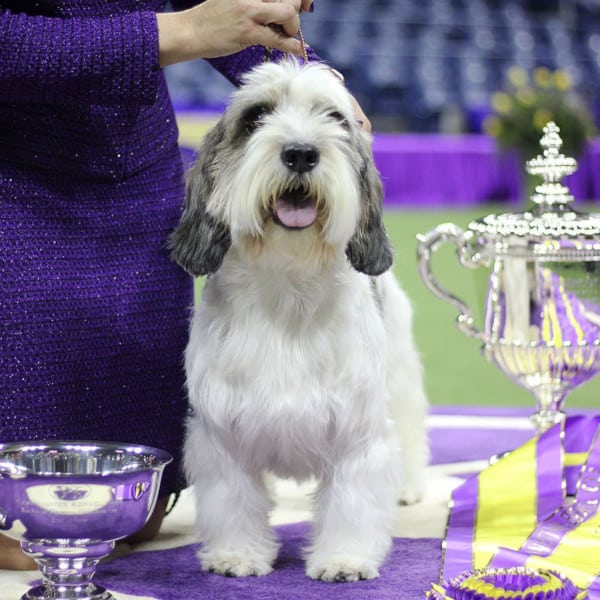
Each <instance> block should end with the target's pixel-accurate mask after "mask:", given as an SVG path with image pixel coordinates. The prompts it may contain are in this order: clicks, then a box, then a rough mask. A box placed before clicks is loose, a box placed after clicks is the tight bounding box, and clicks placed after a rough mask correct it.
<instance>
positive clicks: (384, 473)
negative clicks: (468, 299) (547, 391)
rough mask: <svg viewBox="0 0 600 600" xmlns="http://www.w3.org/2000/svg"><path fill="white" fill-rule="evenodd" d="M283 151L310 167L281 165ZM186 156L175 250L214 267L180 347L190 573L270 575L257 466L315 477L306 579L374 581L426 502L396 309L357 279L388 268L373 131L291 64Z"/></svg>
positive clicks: (390, 280)
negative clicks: (290, 214) (304, 148)
mask: <svg viewBox="0 0 600 600" xmlns="http://www.w3.org/2000/svg"><path fill="white" fill-rule="evenodd" d="M255 106H266V109H265V111H264V112H265V114H262V115H261V114H260V113H261V110H262V109H261V110H255V109H253V107H255ZM257 115H258V116H257ZM290 143H292V144H298V143H300V144H309V145H311V147H314V148H316V149H317V150H318V153H319V154H318V156H319V160H318V164H316V165H315V166H314V168H311V169H309V170H307V171H306V172H302V173H298V172H295V171H293V170H290V168H289V165H287V166H286V164H284V162H282V148H283V147H285V146H286V145H287V144H290ZM199 156H200V158H199V160H198V163H197V164H196V165H195V167H194V168H193V169H192V171H191V174H190V178H189V182H188V198H187V205H186V210H185V212H184V215H183V217H182V220H181V223H180V225H179V227H178V229H177V230H176V231H175V232H174V234H173V237H172V247H173V256H174V258H175V260H177V261H178V262H179V263H180V264H181V265H182V266H183V267H184V268H186V269H187V270H188V271H190V272H191V273H193V274H196V275H198V274H205V273H211V274H210V275H209V277H208V279H207V281H206V286H205V289H204V292H203V296H202V302H201V304H200V306H199V307H198V308H197V309H196V311H195V314H194V317H193V320H192V326H191V334H190V340H189V345H188V348H187V350H186V354H185V368H186V373H187V385H188V392H189V398H190V402H191V406H192V409H193V415H192V416H191V417H190V420H189V423H188V433H187V440H186V443H185V451H184V454H185V467H186V471H187V474H188V477H189V482H190V483H191V484H193V486H194V488H195V498H196V509H197V527H198V533H199V537H200V539H201V541H202V546H201V550H200V551H199V557H200V560H201V563H202V567H203V568H204V569H206V570H210V571H214V572H218V573H222V574H226V575H235V576H240V575H263V574H266V573H269V572H270V571H271V570H272V565H273V563H274V560H275V558H276V554H277V547H278V544H277V541H276V538H275V536H274V534H273V532H272V530H271V528H270V526H269V512H270V510H271V508H272V500H271V498H270V496H269V492H268V485H267V484H266V482H265V474H266V473H272V474H274V475H276V476H279V477H284V478H294V479H296V480H299V481H301V480H305V479H307V478H310V477H316V478H317V479H318V481H319V485H318V491H317V492H316V496H315V517H314V529H313V534H312V539H311V543H310V547H309V548H307V551H306V561H307V567H306V568H307V574H308V575H309V576H310V577H313V578H321V579H323V580H327V581H349V580H355V579H359V578H372V577H376V576H378V569H379V567H380V565H381V563H382V561H383V560H384V558H385V556H386V554H387V552H388V549H389V547H390V543H391V530H392V527H393V524H394V519H395V515H396V511H395V505H396V502H397V501H398V499H399V498H402V499H403V500H404V501H406V502H414V501H416V500H418V499H419V498H420V496H421V495H422V493H423V470H424V467H425V464H426V461H427V443H426V436H425V428H424V419H425V412H426V399H425V394H424V391H423V385H422V369H421V363H420V360H419V357H418V355H417V352H416V351H415V348H414V346H413V341H412V334H411V307H410V304H409V301H408V299H407V297H406V295H405V294H404V292H403V291H402V290H401V289H400V287H399V286H398V284H397V282H396V280H395V279H394V277H393V275H392V273H391V272H389V271H387V272H384V273H383V274H381V275H379V276H378V277H373V276H370V275H367V274H365V273H361V272H359V271H358V270H357V269H360V270H362V271H366V272H368V273H371V274H378V273H379V272H381V271H383V270H386V269H387V268H389V265H390V262H391V253H390V250H389V247H388V246H387V244H388V241H387V237H386V235H385V231H384V230H383V225H382V221H381V183H380V181H379V177H378V175H377V172H376V170H375V167H374V164H373V162H372V155H371V150H370V139H369V137H368V136H367V135H366V134H364V133H363V132H361V131H360V129H359V127H358V125H357V124H356V123H355V121H354V118H353V109H352V104H351V100H350V97H349V94H348V92H347V91H346V90H345V88H344V87H343V86H342V85H341V84H340V83H339V82H338V81H337V79H336V78H335V77H334V76H333V75H331V73H329V72H328V70H327V69H326V68H324V67H322V66H316V65H312V66H305V67H301V66H299V65H297V64H296V63H295V62H292V61H291V62H287V63H285V64H279V65H276V64H265V65H263V66H261V67H259V68H258V69H256V70H254V71H253V72H252V73H251V74H249V75H248V77H247V80H246V82H245V84H244V85H243V86H242V87H241V88H240V89H239V90H238V91H237V92H236V93H235V94H234V97H233V101H232V104H231V106H230V107H229V108H228V110H227V111H226V113H225V114H224V116H223V118H222V120H221V121H220V122H219V124H218V125H217V126H216V127H215V128H214V130H213V131H212V132H210V133H209V134H208V135H207V137H206V139H205V141H204V143H203V145H202V147H201V149H200V153H199ZM298 185H301V186H303V187H304V189H306V190H308V191H309V192H310V194H311V195H312V196H314V197H315V198H316V203H317V207H318V218H317V220H316V222H315V223H314V224H312V225H310V226H307V227H305V228H303V229H290V228H287V227H283V226H282V225H281V224H280V223H278V222H277V220H276V219H275V218H274V216H273V215H274V213H275V212H276V209H275V208H274V204H275V203H276V201H277V198H278V197H279V196H280V195H281V194H282V193H285V190H286V189H289V188H291V187H295V186H298ZM392 416H393V418H394V421H395V425H394V421H393V420H392V418H391V417H392ZM398 433H399V434H400V436H399V437H400V439H401V446H400V444H399V442H398ZM402 453H403V454H402Z"/></svg>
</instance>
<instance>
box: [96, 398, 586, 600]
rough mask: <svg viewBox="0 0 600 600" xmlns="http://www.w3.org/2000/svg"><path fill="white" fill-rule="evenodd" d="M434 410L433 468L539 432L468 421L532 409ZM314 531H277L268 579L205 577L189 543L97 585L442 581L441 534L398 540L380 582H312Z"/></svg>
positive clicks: (392, 587)
mask: <svg viewBox="0 0 600 600" xmlns="http://www.w3.org/2000/svg"><path fill="white" fill-rule="evenodd" d="M582 412H585V411H582ZM432 413H433V415H434V416H435V418H434V419H433V420H432V425H431V426H430V428H429V435H430V442H431V450H432V460H431V463H432V464H438V465H441V464H448V463H462V462H466V461H473V460H485V459H488V458H490V457H491V456H493V455H495V454H498V453H500V452H504V451H506V450H511V449H514V448H517V447H519V446H520V445H522V444H523V443H524V442H525V441H526V440H528V439H529V438H530V437H531V435H532V434H531V432H529V431H527V430H523V429H522V428H520V427H518V426H516V424H515V427H514V428H512V429H511V427H510V425H511V422H510V421H502V424H503V427H502V428H494V429H490V428H488V427H486V428H482V429H479V428H477V427H475V426H473V423H472V422H471V423H469V416H470V415H471V416H473V415H476V416H484V417H489V418H491V419H494V418H495V417H526V416H527V415H529V414H530V413H531V410H530V409H516V410H514V409H510V410H498V409H494V410H493V411H492V410H490V411H486V410H485V409H476V408H475V409H474V408H473V407H469V408H466V409H464V413H463V412H462V410H461V409H460V408H457V407H452V408H450V407H447V408H445V409H442V410H440V409H439V407H438V408H437V409H433V410H432ZM444 413H448V414H449V415H450V417H451V419H452V423H451V424H449V423H448V422H447V421H444V420H443V419H442V418H440V415H442V414H444ZM463 418H464V421H463ZM497 423H498V424H500V422H497ZM521 424H522V421H521ZM450 472H452V467H450ZM462 476H464V475H461V477H462ZM308 530H309V524H308V523H297V524H292V525H284V526H280V527H278V528H277V532H278V535H279V537H280V540H281V549H280V552H279V558H278V560H277V562H276V564H275V570H274V572H273V573H272V574H270V575H268V576H265V577H246V578H239V579H236V578H227V577H222V576H220V575H214V574H209V573H203V572H202V571H201V570H200V565H199V562H198V559H197V558H196V548H197V546H196V545H187V546H181V547H178V548H174V549H171V550H161V551H146V552H137V553H133V554H130V555H128V556H125V557H122V558H120V559H115V560H113V561H109V562H107V563H104V564H102V565H101V566H100V567H99V569H98V573H97V581H99V582H100V583H101V584H102V585H104V586H106V587H107V588H109V589H110V590H113V591H114V592H115V595H116V597H117V598H119V596H118V594H119V593H124V594H131V595H139V596H150V597H155V598H158V599H159V600H195V599H199V600H201V599H208V600H221V599H223V600H271V599H288V598H290V599H292V598H293V599H298V600H312V599H313V598H314V599H317V598H318V599H322V598H330V599H332V600H336V599H340V600H346V599H347V600H355V599H356V600H368V599H371V598H372V599H377V600H386V599H390V600H391V599H392V598H393V599H395V600H423V599H424V596H425V592H426V591H427V590H428V589H429V588H430V586H431V583H432V582H437V581H438V580H439V574H440V568H441V560H442V540H441V537H440V538H435V539H431V538H421V539H412V538H410V539H409V538H396V539H394V543H393V548H392V550H391V552H390V555H389V556H388V559H387V561H386V563H385V564H384V566H383V567H382V569H381V577H380V578H378V579H373V580H370V581H359V582H355V583H344V584H332V583H323V582H320V581H313V580H311V579H309V578H308V577H307V576H306V574H305V572H304V561H303V559H302V548H303V546H304V545H305V543H306V538H307V533H308Z"/></svg>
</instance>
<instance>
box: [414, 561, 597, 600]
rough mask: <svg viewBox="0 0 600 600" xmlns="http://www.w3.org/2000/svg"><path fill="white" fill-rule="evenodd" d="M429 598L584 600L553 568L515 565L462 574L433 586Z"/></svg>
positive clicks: (585, 595)
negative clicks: (531, 567)
mask: <svg viewBox="0 0 600 600" xmlns="http://www.w3.org/2000/svg"><path fill="white" fill-rule="evenodd" d="M426 597H427V598H430V599H431V600H496V599H497V600H500V599H502V600H585V599H586V598H587V597H588V596H587V592H585V591H583V592H582V591H580V590H579V589H578V588H577V587H576V586H575V585H574V584H573V582H572V581H570V580H569V579H567V578H566V577H564V576H563V575H561V574H560V573H557V572H555V571H547V570H539V571H532V570H530V569H525V568H520V567H516V568H513V569H480V570H476V571H467V572H465V573H461V574H460V575H459V576H457V577H455V578H454V579H452V580H451V581H449V582H444V583H442V584H441V585H436V584H433V585H432V589H431V590H430V591H429V592H428V593H427V594H426Z"/></svg>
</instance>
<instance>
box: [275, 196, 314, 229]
mask: <svg viewBox="0 0 600 600" xmlns="http://www.w3.org/2000/svg"><path fill="white" fill-rule="evenodd" d="M277 218H278V219H279V220H280V221H281V223H282V224H283V225H285V226H286V227H295V228H301V227H308V226H309V225H312V224H313V223H314V222H315V221H316V219H317V207H316V205H315V203H314V202H313V203H310V204H307V205H305V206H297V205H295V204H292V203H290V202H286V201H285V200H284V199H283V198H279V200H277Z"/></svg>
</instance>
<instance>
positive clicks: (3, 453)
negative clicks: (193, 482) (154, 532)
mask: <svg viewBox="0 0 600 600" xmlns="http://www.w3.org/2000/svg"><path fill="white" fill-rule="evenodd" d="M171 460H172V458H171V456H170V455H169V454H168V453H166V452H164V451H162V450H157V449H156V448H150V447H147V446H128V445H123V444H114V443H108V442H104V443H102V442H65V441H56V442H18V443H10V444H0V532H2V533H5V534H6V535H8V536H10V537H13V538H15V539H18V540H20V541H21V547H22V549H23V551H24V552H25V553H26V554H28V555H29V556H31V557H32V558H33V559H34V560H35V561H36V562H37V564H38V567H39V570H40V572H41V574H42V584H41V585H39V586H37V587H34V588H32V589H30V590H29V591H28V592H27V593H26V594H25V595H24V596H22V598H21V600H114V597H113V596H112V595H111V594H110V593H109V592H107V591H106V590H105V589H104V588H103V587H101V586H98V585H95V584H94V583H92V577H93V576H94V573H95V570H96V565H97V564H98V562H99V561H100V560H101V559H102V558H104V557H105V556H107V555H108V554H110V553H111V551H112V550H113V548H114V545H115V541H116V540H118V539H121V538H124V537H126V536H128V535H130V534H132V533H135V532H136V531H138V530H139V529H140V528H141V527H142V526H143V525H144V524H145V523H146V521H147V520H148V518H149V517H150V514H151V513H152V510H153V509H154V506H155V504H156V499H157V494H158V489H159V484H160V480H161V477H162V472H163V469H164V467H165V466H166V465H167V464H168V463H169V462H171Z"/></svg>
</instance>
